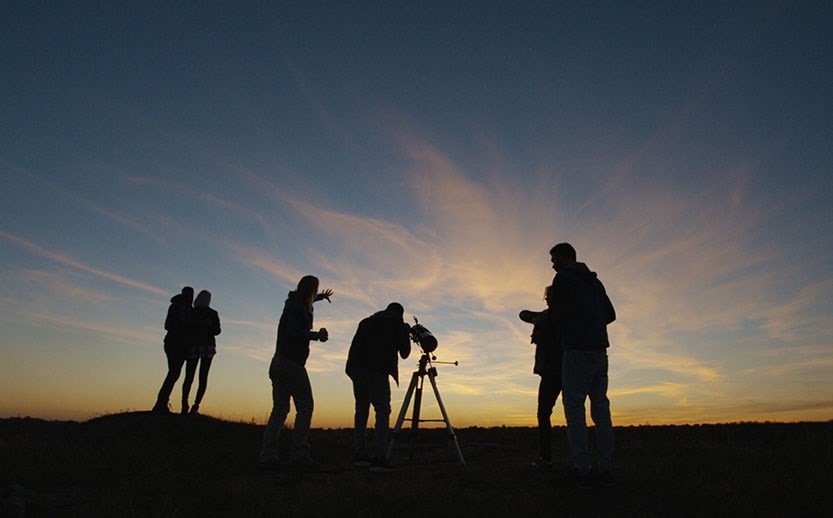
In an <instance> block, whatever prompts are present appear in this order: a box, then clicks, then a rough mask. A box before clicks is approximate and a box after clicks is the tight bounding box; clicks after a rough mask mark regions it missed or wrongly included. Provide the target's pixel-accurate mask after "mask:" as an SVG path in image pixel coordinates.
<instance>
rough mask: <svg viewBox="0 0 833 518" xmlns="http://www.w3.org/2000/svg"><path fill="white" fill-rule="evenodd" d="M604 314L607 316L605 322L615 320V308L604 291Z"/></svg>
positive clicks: (608, 322)
mask: <svg viewBox="0 0 833 518" xmlns="http://www.w3.org/2000/svg"><path fill="white" fill-rule="evenodd" d="M605 316H606V317H607V318H606V320H607V322H606V324H610V323H611V322H613V321H614V320H616V310H615V309H613V303H612V302H610V298H609V297H608V296H607V293H605Z"/></svg>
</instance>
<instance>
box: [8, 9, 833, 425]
mask: <svg viewBox="0 0 833 518" xmlns="http://www.w3.org/2000/svg"><path fill="white" fill-rule="evenodd" d="M292 4H294V5H292ZM831 20H833V3H831V2H827V1H802V2H789V1H784V2H770V1H766V0H764V1H759V0H756V1H750V2H745V1H741V2H730V3H726V2H717V1H714V2H711V1H707V2H687V3H683V4H680V3H677V2H640V1H637V2H608V1H600V2H535V1H530V2H520V3H518V2H469V1H460V2H434V1H428V2H374V1H367V2H358V3H352V2H337V3H333V2H317V1H309V2H234V3H229V2H199V3H197V2H194V3H189V2H174V3H171V2H153V1H149V2H138V3H136V2H133V3H131V2H128V3H123V2H116V3H113V2H6V3H4V4H3V6H2V7H0V70H3V73H2V74H0V185H1V186H2V187H0V193H2V194H0V200H2V203H0V417H14V416H33V417H40V418H45V419H72V420H85V419H89V418H93V417H96V416H99V415H103V414H109V413H117V412H123V411H134V410H148V409H150V407H151V406H152V405H153V403H154V400H155V396H156V392H157V390H158V388H159V385H160V384H161V382H162V379H163V377H164V375H165V370H166V362H165V356H164V353H163V350H162V339H163V337H164V329H163V323H164V319H165V313H166V310H167V306H168V303H169V299H170V297H171V296H173V295H174V294H176V293H178V292H179V291H180V289H181V288H182V286H185V285H189V286H193V287H194V288H195V289H196V290H197V291H200V290H203V289H207V290H209V291H210V292H211V293H212V294H213V299H212V307H214V308H215V309H216V310H217V311H218V312H219V315H220V319H221V325H222V333H221V334H220V335H219V336H218V337H217V351H218V352H217V356H216V357H215V358H214V363H213V365H212V367H211V373H210V378H209V386H208V392H207V394H206V396H205V399H204V401H203V404H202V408H201V410H202V411H203V413H205V414H208V415H212V416H215V417H219V418H223V419H230V420H242V421H247V422H257V423H262V422H264V421H265V419H266V418H267V416H268V414H269V411H270V409H271V388H270V381H269V379H268V375H267V370H268V365H269V361H270V359H271V357H272V355H273V353H274V348H275V336H276V327H277V322H278V318H279V316H280V312H281V309H282V307H283V301H284V300H285V297H286V294H287V292H288V291H289V290H291V289H293V288H294V287H295V285H296V284H297V282H298V280H299V279H300V277H301V276H303V275H306V274H313V275H316V276H317V277H319V278H320V279H321V288H322V289H323V288H330V289H332V290H333V291H334V293H335V294H334V296H333V297H332V303H331V304H328V303H327V302H325V301H322V302H319V303H317V304H316V308H315V327H316V328H318V327H326V328H327V329H328V330H329V333H330V340H329V341H328V342H326V343H316V342H313V344H312V346H311V354H310V359H309V361H308V363H307V368H308V371H309V373H310V378H311V383H312V386H313V393H314V397H315V405H316V406H315V412H314V416H313V426H314V427H350V426H352V412H353V399H352V391H351V384H350V380H349V378H347V376H346V375H345V374H344V363H345V360H346V356H347V351H348V348H349V344H350V341H351V339H352V336H353V333H354V332H355V329H356V326H357V324H358V322H359V320H361V319H362V318H364V317H365V316H368V315H370V314H371V313H373V312H375V311H377V310H379V309H382V308H384V307H385V306H386V305H387V304H388V303H389V302H391V301H398V302H400V303H402V304H403V306H404V307H405V315H406V317H407V318H408V319H409V320H410V319H411V317H412V316H417V317H418V318H419V321H420V322H421V323H422V324H423V325H425V326H426V327H427V328H428V329H430V330H431V331H432V332H433V333H434V335H435V336H436V337H437V338H438V340H439V347H438V348H437V350H436V351H435V354H436V356H437V360H438V361H452V362H453V361H457V362H459V364H458V365H457V366H454V365H449V364H437V370H438V374H439V375H438V377H437V385H438V387H439V391H440V393H441V395H442V399H443V402H444V404H445V406H446V408H447V410H448V413H449V416H450V419H451V422H452V423H453V425H454V426H455V427H465V426H475V425H476V426H495V425H508V426H533V425H534V424H535V406H536V392H537V384H538V377H537V376H535V375H534V374H533V373H532V364H533V353H534V349H533V346H532V345H531V344H530V343H529V334H530V332H531V329H530V326H529V325H528V324H525V323H523V322H521V321H520V319H519V318H518V312H519V311H520V310H522V309H543V308H544V307H545V303H544V302H543V300H542V297H543V292H544V287H545V286H547V285H549V284H550V283H551V282H552V277H553V275H554V272H553V270H552V269H551V264H550V258H549V249H550V248H551V247H552V246H553V245H555V244H556V243H559V242H564V241H566V242H570V243H572V244H573V245H574V246H575V248H576V250H577V252H578V259H579V261H583V262H586V263H587V265H588V266H589V267H590V268H591V269H592V270H594V271H596V272H598V275H599V278H600V279H601V280H602V282H603V283H604V284H605V286H606V289H607V292H608V294H609V296H610V298H611V300H612V302H613V304H614V306H615V307H616V310H617V316H618V318H617V320H616V321H615V322H614V323H612V324H611V325H610V326H609V327H608V332H609V334H610V339H611V346H610V349H609V351H608V353H609V357H610V386H609V396H610V399H611V409H612V414H613V420H614V424H618V425H641V424H682V423H718V422H738V421H784V422H790V421H800V420H830V419H831V418H833V375H831V371H833V223H832V222H833V204H831V201H830V200H831V195H833V96H831V95H830V92H833V66H831V63H833V37H831V36H830V30H829V28H830V21H831ZM416 359H417V355H416V354H415V355H414V356H412V357H411V358H409V359H408V360H403V361H401V362H400V371H401V372H402V373H403V374H402V377H403V383H402V384H401V385H400V386H399V387H396V385H393V388H392V407H393V409H394V410H393V417H392V419H395V416H396V415H397V413H398V410H399V408H400V406H401V404H402V400H403V397H404V394H405V389H406V388H407V383H408V379H409V376H410V373H411V372H413V370H414V369H415V368H416ZM195 389H196V386H195V388H194V389H193V390H194V391H195ZM178 391H179V384H178V385H177V387H176V389H175V391H174V396H173V398H172V402H173V403H174V409H177V408H178V401H179V397H178V396H177V394H178ZM192 398H193V391H192ZM434 399H435V398H433V397H430V394H429V396H428V397H426V398H425V400H424V401H423V409H422V414H423V417H428V418H430V417H432V416H433V417H438V416H439V412H438V410H437V408H436V404H435V400H434ZM554 423H555V424H563V423H564V417H563V409H562V406H561V402H560V400H559V402H558V404H557V405H556V408H555V411H554Z"/></svg>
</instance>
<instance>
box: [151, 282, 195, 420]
mask: <svg viewBox="0 0 833 518" xmlns="http://www.w3.org/2000/svg"><path fill="white" fill-rule="evenodd" d="M193 302H194V288H192V287H190V286H185V287H184V288H182V292H181V293H180V294H178V295H174V296H173V297H172V298H171V305H170V306H168V315H167V317H165V330H166V331H167V333H166V334H165V341H164V343H165V357H166V359H167V360H168V373H167V374H166V375H165V379H164V381H162V386H161V387H160V388H159V393H158V394H157V396H156V404H155V405H153V410H152V412H154V413H156V414H169V413H171V411H170V410H169V409H168V402H169V400H170V398H171V392H173V390H174V384H176V381H177V380H178V379H179V375H180V373H181V372H182V365H183V364H184V363H185V356H186V355H187V353H188V341H189V339H190V335H191V309H192V308H191V304H193Z"/></svg>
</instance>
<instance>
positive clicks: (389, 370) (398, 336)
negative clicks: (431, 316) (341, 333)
mask: <svg viewBox="0 0 833 518" xmlns="http://www.w3.org/2000/svg"><path fill="white" fill-rule="evenodd" d="M410 329H411V328H410V327H409V326H408V324H406V323H405V322H403V321H402V315H401V314H399V313H396V312H391V311H379V312H377V313H374V314H373V315H371V316H369V317H367V318H365V319H363V320H362V321H361V322H359V327H358V329H356V334H355V335H354V336H353V342H352V343H351V344H350V352H349V353H348V354H347V367H346V368H345V371H346V372H347V375H348V376H349V375H350V371H351V369H353V368H364V369H368V370H370V371H373V372H378V373H379V374H388V375H390V376H391V377H392V378H393V380H394V381H395V382H396V384H397V385H399V359H398V358H397V357H396V355H397V354H398V355H399V356H401V357H402V359H405V358H407V357H408V356H410V354H411V340H410V334H409V332H410Z"/></svg>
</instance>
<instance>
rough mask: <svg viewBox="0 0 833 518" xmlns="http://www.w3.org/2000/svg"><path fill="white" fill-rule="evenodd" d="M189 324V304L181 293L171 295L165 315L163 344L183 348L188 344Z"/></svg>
mask: <svg viewBox="0 0 833 518" xmlns="http://www.w3.org/2000/svg"><path fill="white" fill-rule="evenodd" d="M190 326H191V304H190V302H189V301H188V299H187V298H186V297H185V295H183V294H181V293H180V294H179V295H174V296H173V297H171V305H170V306H168V315H167V316H166V317H165V330H166V331H168V332H167V333H166V334H165V346H166V347H174V348H184V347H186V346H187V345H188V339H189V334H190Z"/></svg>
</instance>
